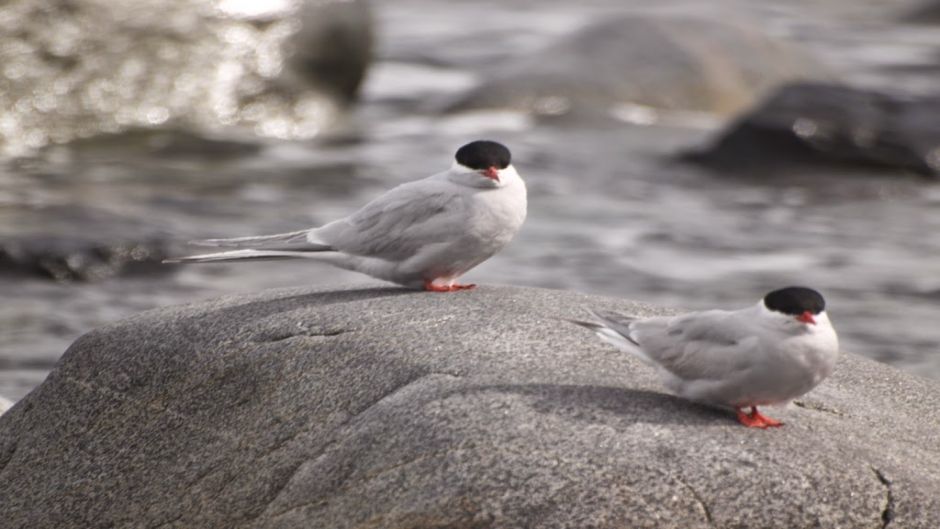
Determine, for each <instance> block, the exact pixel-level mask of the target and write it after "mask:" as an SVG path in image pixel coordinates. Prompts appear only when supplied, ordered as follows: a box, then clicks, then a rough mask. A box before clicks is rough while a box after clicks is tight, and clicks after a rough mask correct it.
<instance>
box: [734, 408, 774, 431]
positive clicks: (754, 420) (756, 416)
mask: <svg viewBox="0 0 940 529" xmlns="http://www.w3.org/2000/svg"><path fill="white" fill-rule="evenodd" d="M734 411H735V412H736V413H737V416H738V422H739V423H741V424H743V425H744V426H747V427H748V428H776V427H778V426H783V423H782V422H780V421H778V420H776V419H771V418H770V417H767V416H765V415H761V413H760V412H759V411H757V406H751V413H744V411H743V410H741V408H735V410H734Z"/></svg>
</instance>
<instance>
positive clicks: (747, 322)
mask: <svg viewBox="0 0 940 529" xmlns="http://www.w3.org/2000/svg"><path fill="white" fill-rule="evenodd" d="M825 308H826V302H825V300H824V299H823V297H822V295H821V294H819V292H816V291H815V290H813V289H810V288H805V287H788V288H783V289H780V290H775V291H773V292H770V293H769V294H767V295H766V296H764V298H763V299H762V300H761V301H759V302H758V303H757V304H756V305H754V306H752V307H750V308H745V309H741V310H736V311H726V310H708V311H702V312H693V313H689V314H684V315H679V316H660V317H653V318H644V319H638V318H633V317H630V316H624V315H621V314H617V313H613V312H607V311H592V314H593V315H594V316H595V317H596V318H597V319H598V320H599V321H597V322H585V321H574V322H573V323H576V324H578V325H581V326H583V327H587V328H588V329H591V330H593V331H594V332H595V333H597V335H598V336H600V337H601V339H603V340H604V341H606V342H608V343H610V344H612V345H614V346H615V347H617V348H618V349H620V350H621V351H627V352H630V353H633V354H635V355H637V356H638V357H639V358H641V359H642V360H644V361H645V362H646V363H648V364H650V365H652V366H654V367H656V368H657V370H658V371H659V372H660V374H661V376H662V379H663V382H664V384H665V385H666V387H667V388H669V390H671V391H673V392H674V393H675V394H677V395H679V396H680V397H683V398H686V399H689V400H694V401H700V402H706V403H710V404H715V405H720V406H728V407H731V408H734V410H735V412H736V414H737V419H738V421H739V422H740V423H741V424H743V425H745V426H748V427H755V428H767V427H772V426H782V425H783V423H782V422H780V421H777V420H775V419H771V418H769V417H766V416H764V415H762V414H761V413H759V412H758V411H757V407H758V406H761V405H765V404H781V403H785V402H788V401H790V400H792V399H794V398H796V397H799V396H800V395H803V394H804V393H806V392H808V391H809V390H811V389H812V388H814V387H815V386H816V385H817V384H819V383H820V382H821V381H822V380H823V379H824V378H826V377H827V376H829V375H830V374H831V373H832V370H833V368H834V367H835V363H836V359H837V358H838V354H839V343H838V338H837V337H836V332H835V330H834V329H833V328H832V325H831V324H830V322H829V317H828V316H827V315H826V311H825ZM743 408H750V412H749V413H745V412H744V410H743Z"/></svg>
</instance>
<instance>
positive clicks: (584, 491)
mask: <svg viewBox="0 0 940 529" xmlns="http://www.w3.org/2000/svg"><path fill="white" fill-rule="evenodd" d="M589 305H591V306H595V307H603V308H610V309H616V310H622V311H632V312H635V313H638V314H650V313H661V312H662V311H658V310H656V309H652V308H650V307H644V306H640V305H637V304H634V303H631V302H626V301H618V300H613V299H608V298H598V297H589V296H584V295H579V294H574V293H568V292H560V291H548V290H535V289H520V288H512V287H482V288H479V289H478V290H475V291H470V292H460V293H455V294H446V295H439V294H429V293H419V292H409V291H405V290H400V289H396V288H384V287H368V288H352V289H348V290H338V291H333V292H322V291H315V290H312V289H295V290H281V291H269V292H265V293H262V294H259V295H253V296H244V297H231V298H226V299H221V300H217V301H213V302H208V303H202V304H198V305H192V306H184V307H173V308H168V309H162V310H157V311H153V312H148V313H144V314H140V315H138V316H136V317H133V318H130V319H128V320H126V321H124V322H120V323H117V324H114V325H111V326H108V327H105V328H101V329H99V330H97V331H94V332H91V333H89V334H87V335H85V336H84V337H82V338H80V339H79V340H77V341H76V342H75V344H74V345H73V346H72V347H71V348H70V349H69V350H68V352H66V354H65V356H64V357H63V358H62V360H61V361H60V363H59V364H58V366H57V367H56V369H55V370H54V371H53V372H52V374H50V376H49V378H48V379H47V380H46V381H45V382H44V383H43V384H42V385H41V386H40V387H38V388H37V389H36V390H35V391H33V392H32V393H30V394H29V395H28V396H26V397H25V398H24V399H23V400H21V401H20V402H18V403H17V404H16V405H15V406H14V407H13V408H12V409H11V410H10V411H9V412H7V413H6V414H5V415H4V416H3V417H2V418H0V519H2V520H4V521H5V525H4V527H8V528H11V529H12V528H27V527H28V528H30V529H41V528H52V527H55V528H69V527H83V528H89V527H167V528H170V527H178V528H184V527H200V528H214V527H218V528H249V527H250V528H279V529H282V528H292V527H296V528H308V527H329V528H337V529H338V528H347V527H349V528H351V527H358V528H362V527H388V528H431V527H436V528H441V527H450V528H457V527H467V528H469V527H477V528H484V527H541V528H555V527H558V528H560V527H611V528H613V527H658V528H663V527H682V528H699V527H702V528H705V527H763V528H775V527H780V528H793V527H853V528H864V527H869V528H873V529H874V528H880V527H885V526H891V527H905V528H935V527H938V526H940V475H938V473H937V472H936V469H937V468H940V449H938V448H937V445H936V442H935V440H936V439H938V438H940V388H938V387H937V386H936V385H935V384H931V383H929V382H928V381H926V380H922V379H919V378H916V377H913V376H909V375H906V374H904V373H901V372H898V371H896V370H894V369H892V368H889V367H887V366H884V365H881V364H878V363H875V362H871V361H868V360H864V359H861V358H859V357H856V356H853V355H849V354H847V355H845V356H844V358H843V359H842V360H841V362H840V364H839V366H838V367H837V370H836V373H835V374H834V375H833V376H832V377H831V378H830V379H829V380H827V381H826V382H824V383H823V384H822V385H821V386H820V387H819V388H817V389H816V390H815V391H813V392H812V393H811V394H809V395H807V396H806V397H805V398H803V399H802V400H801V401H799V403H798V404H797V405H796V406H794V407H792V408H790V409H787V410H773V413H772V415H773V416H775V417H778V418H781V419H783V420H784V421H785V422H786V423H787V424H786V426H785V427H783V428H781V429H776V430H772V431H759V430H753V429H747V428H744V427H741V426H740V425H738V424H737V423H736V422H735V421H734V419H733V418H732V416H731V414H730V413H729V412H725V411H722V410H716V409H711V408H708V407H705V406H701V405H696V404H691V403H689V402H686V401H683V400H680V399H678V398H675V397H672V396H669V395H666V394H664V393H663V392H662V390H661V388H660V386H659V384H658V383H657V381H656V377H655V374H654V373H653V372H652V371H651V370H650V369H649V368H647V367H645V366H643V365H642V364H640V363H638V362H637V361H635V360H633V359H632V358H628V357H625V356H624V355H623V354H621V353H618V352H616V351H614V350H612V349H611V348H610V347H608V346H606V345H605V344H603V343H602V342H600V341H599V340H597V339H596V338H595V337H594V336H593V335H592V334H591V333H590V332H589V331H586V330H583V329H581V328H579V327H576V326H574V325H572V324H569V323H567V322H566V321H564V318H572V317H583V316H584V315H585V312H584V310H583V307H585V306H589ZM768 411H770V410H768Z"/></svg>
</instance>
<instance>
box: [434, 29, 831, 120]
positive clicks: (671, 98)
mask: <svg viewBox="0 0 940 529" xmlns="http://www.w3.org/2000/svg"><path fill="white" fill-rule="evenodd" d="M724 15H725V16H723V17H721V18H703V17H694V16H678V15H652V14H632V15H627V16H622V17H614V18H613V19H607V20H604V21H601V22H597V23H594V24H591V25H588V26H587V27H585V28H583V29H581V30H580V31H578V32H576V33H575V34H573V35H571V36H570V37H567V38H565V39H563V40H561V41H560V42H558V43H556V44H554V45H552V46H549V47H547V48H546V49H544V50H541V51H540V52H537V53H534V54H529V55H524V56H520V57H518V58H516V59H512V60H510V61H508V62H507V63H504V64H500V65H498V66H497V68H495V69H494V71H493V72H490V73H489V74H488V75H487V77H486V78H485V80H484V81H483V82H482V83H481V84H480V86H478V87H477V88H475V89H473V90H472V91H470V92H469V93H468V94H466V95H465V96H463V97H462V98H460V99H459V100H458V101H456V102H455V103H454V104H453V110H461V111H463V110H470V109H480V108H513V109H521V110H526V111H530V112H533V113H536V114H549V115H551V114H563V113H565V112H568V111H576V110H581V109H584V108H588V107H605V106H606V107H609V106H611V105H617V104H639V105H646V106H651V107H655V108H659V109H669V110H693V111H706V112H714V113H718V114H730V113H734V112H738V111H740V110H742V109H744V108H747V107H748V106H750V105H751V104H753V103H754V102H755V101H757V99H758V98H760V97H761V96H763V95H764V94H765V93H766V91H767V90H769V89H771V88H773V87H775V86H777V85H779V84H781V83H784V82H788V81H793V80H795V79H821V78H823V79H824V78H828V77H829V74H828V72H827V69H826V68H825V67H823V66H822V65H821V64H819V63H818V62H817V61H815V60H814V59H813V58H812V57H810V56H809V55H808V54H807V53H805V52H804V51H803V50H801V49H800V48H799V46H798V45H796V44H793V43H789V42H786V41H783V40H780V39H776V38H773V37H771V36H769V35H768V34H767V33H765V32H764V31H762V30H761V29H759V25H758V24H757V23H756V22H755V21H753V20H748V19H746V18H744V17H741V16H739V15H736V14H731V13H724Z"/></svg>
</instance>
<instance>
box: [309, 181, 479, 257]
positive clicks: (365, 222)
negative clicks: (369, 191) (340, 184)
mask: <svg viewBox="0 0 940 529" xmlns="http://www.w3.org/2000/svg"><path fill="white" fill-rule="evenodd" d="M452 186H453V184H450V183H449V182H445V181H439V180H428V179H425V180H419V181H416V182H410V183H407V184H403V185H400V186H398V187H396V188H394V189H392V190H390V191H388V192H387V193H385V194H384V195H382V196H380V197H378V198H376V199H375V200H373V201H372V202H370V203H368V204H366V205H365V206H363V208H362V209H360V210H359V211H357V212H355V213H353V214H352V215H350V216H349V217H346V218H344V219H341V220H338V221H335V222H331V223H330V224H327V225H326V226H323V227H322V228H319V229H317V230H316V231H315V232H314V237H315V238H316V239H318V240H321V241H323V242H324V243H326V244H329V245H330V246H331V247H333V248H336V249H337V250H339V251H341V252H345V253H348V254H352V255H362V256H371V257H379V258H382V259H388V260H403V259H407V258H408V257H411V256H413V255H415V254H416V253H418V251H419V250H421V248H423V247H425V246H427V245H429V244H434V243H440V242H447V241H450V240H453V238H454V236H455V235H459V234H460V233H461V229H462V226H463V223H464V217H465V215H463V214H462V213H463V211H464V209H465V207H466V204H465V202H464V200H463V199H462V198H461V196H460V195H459V193H456V192H455V190H454V189H453V187H452Z"/></svg>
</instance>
